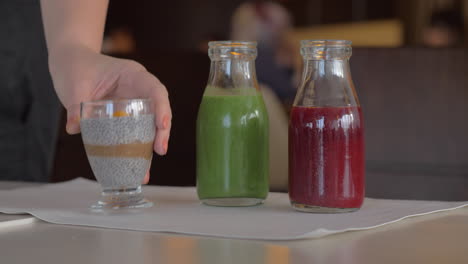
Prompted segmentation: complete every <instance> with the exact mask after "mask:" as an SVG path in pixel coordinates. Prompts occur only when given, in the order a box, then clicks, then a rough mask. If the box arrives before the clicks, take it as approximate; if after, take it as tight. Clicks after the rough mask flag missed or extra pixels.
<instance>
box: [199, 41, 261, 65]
mask: <svg viewBox="0 0 468 264" xmlns="http://www.w3.org/2000/svg"><path fill="white" fill-rule="evenodd" d="M208 47H209V49H208V55H209V56H210V58H211V60H213V61H217V60H225V59H246V60H251V59H255V58H256V57H257V42H255V41H233V40H225V41H210V42H208Z"/></svg>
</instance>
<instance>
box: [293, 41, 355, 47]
mask: <svg viewBox="0 0 468 264" xmlns="http://www.w3.org/2000/svg"><path fill="white" fill-rule="evenodd" d="M351 44H352V41H350V40H342V39H306V40H301V47H303V48H308V47H324V46H327V47H347V46H351Z"/></svg>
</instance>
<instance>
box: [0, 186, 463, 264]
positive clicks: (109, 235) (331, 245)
mask: <svg viewBox="0 0 468 264" xmlns="http://www.w3.org/2000/svg"><path fill="white" fill-rule="evenodd" d="M17 186H21V184H19V185H18V184H13V185H12V184H11V183H4V182H3V183H1V182H0V189H5V188H10V187H17ZM18 220H19V221H18ZM0 263H2V264H3V263H5V264H6V263H51V264H54V263H67V264H74V263H80V264H83V263H86V264H89V263H112V264H114V263H132V264H133V263H186V264H191V263H197V264H198V263H200V264H202V263H203V264H205V263H206V264H211V263H216V264H221V263H222V264H229V263H236V264H237V263H272V264H282V263H301V264H303V263H319V264H322V263H335V264H339V263H347V264H354V263H356V264H367V263H369V264H382V263H392V264H401V263H412V264H413V263H424V264H432V263H464V264H466V263H468V208H462V209H458V210H454V211H450V212H443V213H437V214H432V215H427V216H420V217H415V218H411V219H406V220H403V221H401V222H398V223H395V224H391V225H387V226H384V227H381V228H377V229H373V230H367V231H356V232H347V233H342V234H337V235H332V236H328V237H325V238H321V239H315V240H296V241H288V242H283V241H281V242H278V241H253V240H233V239H218V238H208V237H199V236H183V235H173V234H164V233H151V232H137V231H124V230H113V229H101V228H91V227H78V226H66V225H55V224H49V223H46V222H43V221H41V220H37V219H34V218H32V217H30V216H28V215H22V216H8V215H2V214H0Z"/></svg>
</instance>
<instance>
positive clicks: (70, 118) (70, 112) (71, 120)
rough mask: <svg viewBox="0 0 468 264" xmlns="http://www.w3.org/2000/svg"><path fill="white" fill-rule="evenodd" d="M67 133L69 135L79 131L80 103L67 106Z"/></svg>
mask: <svg viewBox="0 0 468 264" xmlns="http://www.w3.org/2000/svg"><path fill="white" fill-rule="evenodd" d="M66 130H67V133H68V134H70V135H74V134H78V133H80V105H79V104H75V105H72V106H70V107H67V126H66Z"/></svg>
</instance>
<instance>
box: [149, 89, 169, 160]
mask: <svg viewBox="0 0 468 264" xmlns="http://www.w3.org/2000/svg"><path fill="white" fill-rule="evenodd" d="M160 85H161V87H159V88H158V89H157V90H156V91H155V92H154V94H153V96H152V99H153V108H154V116H155V122H156V138H155V141H154V150H155V151H156V153H158V154H159V155H165V154H166V153H167V150H168V147H169V136H170V133H171V126H172V113H171V106H170V103H169V97H168V95H167V91H166V88H165V87H164V86H163V85H162V84H160Z"/></svg>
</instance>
